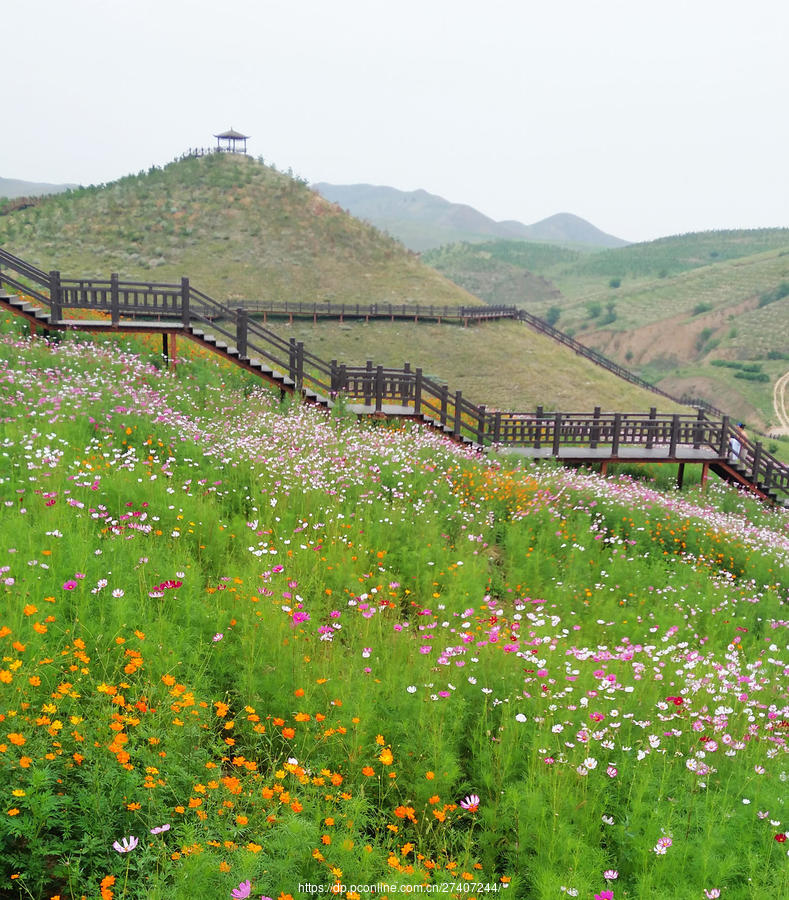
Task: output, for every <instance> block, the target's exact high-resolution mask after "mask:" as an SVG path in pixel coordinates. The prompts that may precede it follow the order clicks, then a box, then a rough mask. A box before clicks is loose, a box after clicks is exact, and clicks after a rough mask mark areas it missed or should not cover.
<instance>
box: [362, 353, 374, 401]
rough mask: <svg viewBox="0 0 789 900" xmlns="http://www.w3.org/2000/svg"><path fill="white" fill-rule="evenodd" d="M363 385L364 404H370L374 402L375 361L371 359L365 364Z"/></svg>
mask: <svg viewBox="0 0 789 900" xmlns="http://www.w3.org/2000/svg"><path fill="white" fill-rule="evenodd" d="M362 387H363V389H364V405H365V406H370V404H371V403H372V402H373V361H372V360H371V359H368V360H367V365H366V366H365V370H364V382H363V384H362Z"/></svg>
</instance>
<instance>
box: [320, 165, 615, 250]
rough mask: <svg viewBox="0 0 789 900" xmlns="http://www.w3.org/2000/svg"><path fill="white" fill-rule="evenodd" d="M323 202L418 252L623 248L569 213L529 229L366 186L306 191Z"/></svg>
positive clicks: (423, 194)
mask: <svg viewBox="0 0 789 900" xmlns="http://www.w3.org/2000/svg"><path fill="white" fill-rule="evenodd" d="M312 188H313V190H315V191H317V192H318V193H319V194H321V196H323V197H324V198H325V199H326V200H329V201H331V202H332V203H337V204H339V205H340V206H341V207H342V208H343V209H347V210H348V212H350V213H351V215H353V216H355V217H356V218H358V219H364V220H365V221H367V222H369V223H370V224H372V225H375V226H376V228H379V229H381V230H382V231H386V232H388V233H389V234H391V235H392V236H393V237H396V238H397V239H398V240H400V241H402V242H403V243H404V244H405V245H406V247H408V248H409V249H411V250H416V251H422V250H429V249H433V248H435V247H440V246H442V245H444V244H450V243H455V242H458V241H466V242H469V243H479V242H482V241H490V240H493V239H497V238H504V239H509V240H523V241H541V242H546V241H547V242H551V243H561V244H572V245H579V244H580V245H587V246H589V247H593V248H596V249H601V248H612V247H624V246H626V245H627V244H628V243H629V242H628V241H625V240H622V239H621V238H618V237H614V236H613V235H610V234H606V233H605V232H604V231H601V230H600V229H599V228H596V227H595V226H594V225H592V224H591V223H590V222H587V221H586V220H585V219H582V218H580V217H579V216H574V215H572V214H571V213H557V214H556V215H553V216H549V217H548V218H547V219H543V220H541V221H540V222H535V223H534V224H533V225H524V224H523V223H522V222H517V221H514V220H507V221H503V222H497V221H495V220H494V219H491V218H490V217H488V216H486V215H484V214H483V213H481V212H479V210H476V209H474V208H473V207H472V206H468V205H467V204H464V203H451V202H450V201H449V200H445V199H444V198H443V197H439V196H437V195H436V194H430V193H428V192H427V191H424V190H416V191H400V190H398V189H397V188H392V187H385V186H378V185H371V184H346V185H340V184H328V183H327V182H319V183H317V184H313V185H312Z"/></svg>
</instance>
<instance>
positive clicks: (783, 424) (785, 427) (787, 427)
mask: <svg viewBox="0 0 789 900" xmlns="http://www.w3.org/2000/svg"><path fill="white" fill-rule="evenodd" d="M788 384H789V372H787V373H786V374H784V375H781V377H780V378H779V379H778V381H776V382H775V386H774V387H773V409H774V410H775V415H776V418H777V419H778V422H779V424H780V427H779V428H774V429H773V433H774V434H789V411H788V410H787V406H786V387H787V385H788Z"/></svg>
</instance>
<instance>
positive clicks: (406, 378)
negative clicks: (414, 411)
mask: <svg viewBox="0 0 789 900" xmlns="http://www.w3.org/2000/svg"><path fill="white" fill-rule="evenodd" d="M411 378H412V374H411V363H409V362H407V363H403V377H402V378H401V379H400V401H401V404H402V406H407V405H408V398H409V397H410V396H411Z"/></svg>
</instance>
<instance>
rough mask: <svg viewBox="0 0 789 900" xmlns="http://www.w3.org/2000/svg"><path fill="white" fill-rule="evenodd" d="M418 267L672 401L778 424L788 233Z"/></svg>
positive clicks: (472, 252) (454, 252)
mask: <svg viewBox="0 0 789 900" xmlns="http://www.w3.org/2000/svg"><path fill="white" fill-rule="evenodd" d="M423 258H424V259H425V260H426V261H427V262H429V263H430V264H431V265H434V266H435V267H436V268H437V269H438V270H439V271H441V272H442V273H444V274H445V275H447V277H449V278H453V279H454V280H456V281H457V282H458V283H459V284H461V285H464V286H466V287H468V288H469V289H473V290H475V291H476V293H477V294H478V295H479V296H480V297H483V298H484V299H486V300H487V301H488V302H491V303H500V302H512V303H516V304H517V305H521V306H523V307H524V308H527V309H528V310H529V311H530V312H532V313H534V314H536V315H539V316H541V317H543V318H547V319H548V320H549V321H550V322H552V323H553V324H555V325H556V327H558V328H560V329H562V330H563V331H567V332H568V333H570V334H572V335H574V336H575V337H576V338H577V339H579V340H581V341H583V342H584V343H586V344H588V345H590V346H592V347H594V348H595V349H597V350H600V351H601V352H603V353H604V354H606V355H607V356H609V357H610V358H612V359H614V360H616V361H617V362H618V363H620V364H621V365H624V366H627V367H629V368H630V369H632V370H633V371H635V372H637V373H638V374H640V375H642V376H643V377H645V378H646V379H647V380H650V381H652V382H653V383H656V384H658V385H659V386H660V387H663V388H664V389H666V390H668V391H669V392H671V393H674V394H680V395H681V394H684V393H687V394H689V395H691V396H700V397H703V398H705V399H707V400H708V401H709V402H712V403H713V404H715V405H717V406H719V407H722V408H724V409H725V410H726V411H727V412H729V413H731V414H732V415H734V416H737V417H739V418H744V419H747V420H748V421H750V422H752V423H753V424H755V425H757V426H760V427H762V428H768V427H770V426H772V425H775V424H776V419H775V414H774V412H773V397H772V386H773V384H774V383H775V382H776V381H777V379H778V378H779V377H780V375H782V374H783V373H784V372H785V371H786V369H787V368H789V367H787V366H786V356H787V351H786V348H787V342H789V230H788V229H763V230H756V231H729V232H725V231H722V232H709V233H703V234H691V235H683V236H679V237H675V238H664V239H661V240H659V241H652V242H650V243H647V244H635V245H630V246H628V247H623V248H620V249H615V250H606V251H602V252H600V253H595V254H579V253H575V254H573V253H572V252H571V251H569V250H565V251H558V250H556V249H555V248H548V247H530V246H529V245H523V249H521V248H519V247H518V245H517V243H513V242H497V243H491V244H486V245H476V246H473V247H471V246H466V245H458V246H455V247H448V248H442V249H441V250H438V251H433V252H432V253H430V254H425V255H424V257H423ZM521 289H522V294H521V298H520V300H519V299H518V292H519V290H521ZM505 298H506V299H505ZM722 362H734V363H741V364H742V366H741V367H740V369H739V370H737V369H735V368H729V367H727V366H726V365H721V363H722ZM753 366H756V367H757V368H756V369H753ZM738 372H739V374H738Z"/></svg>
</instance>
